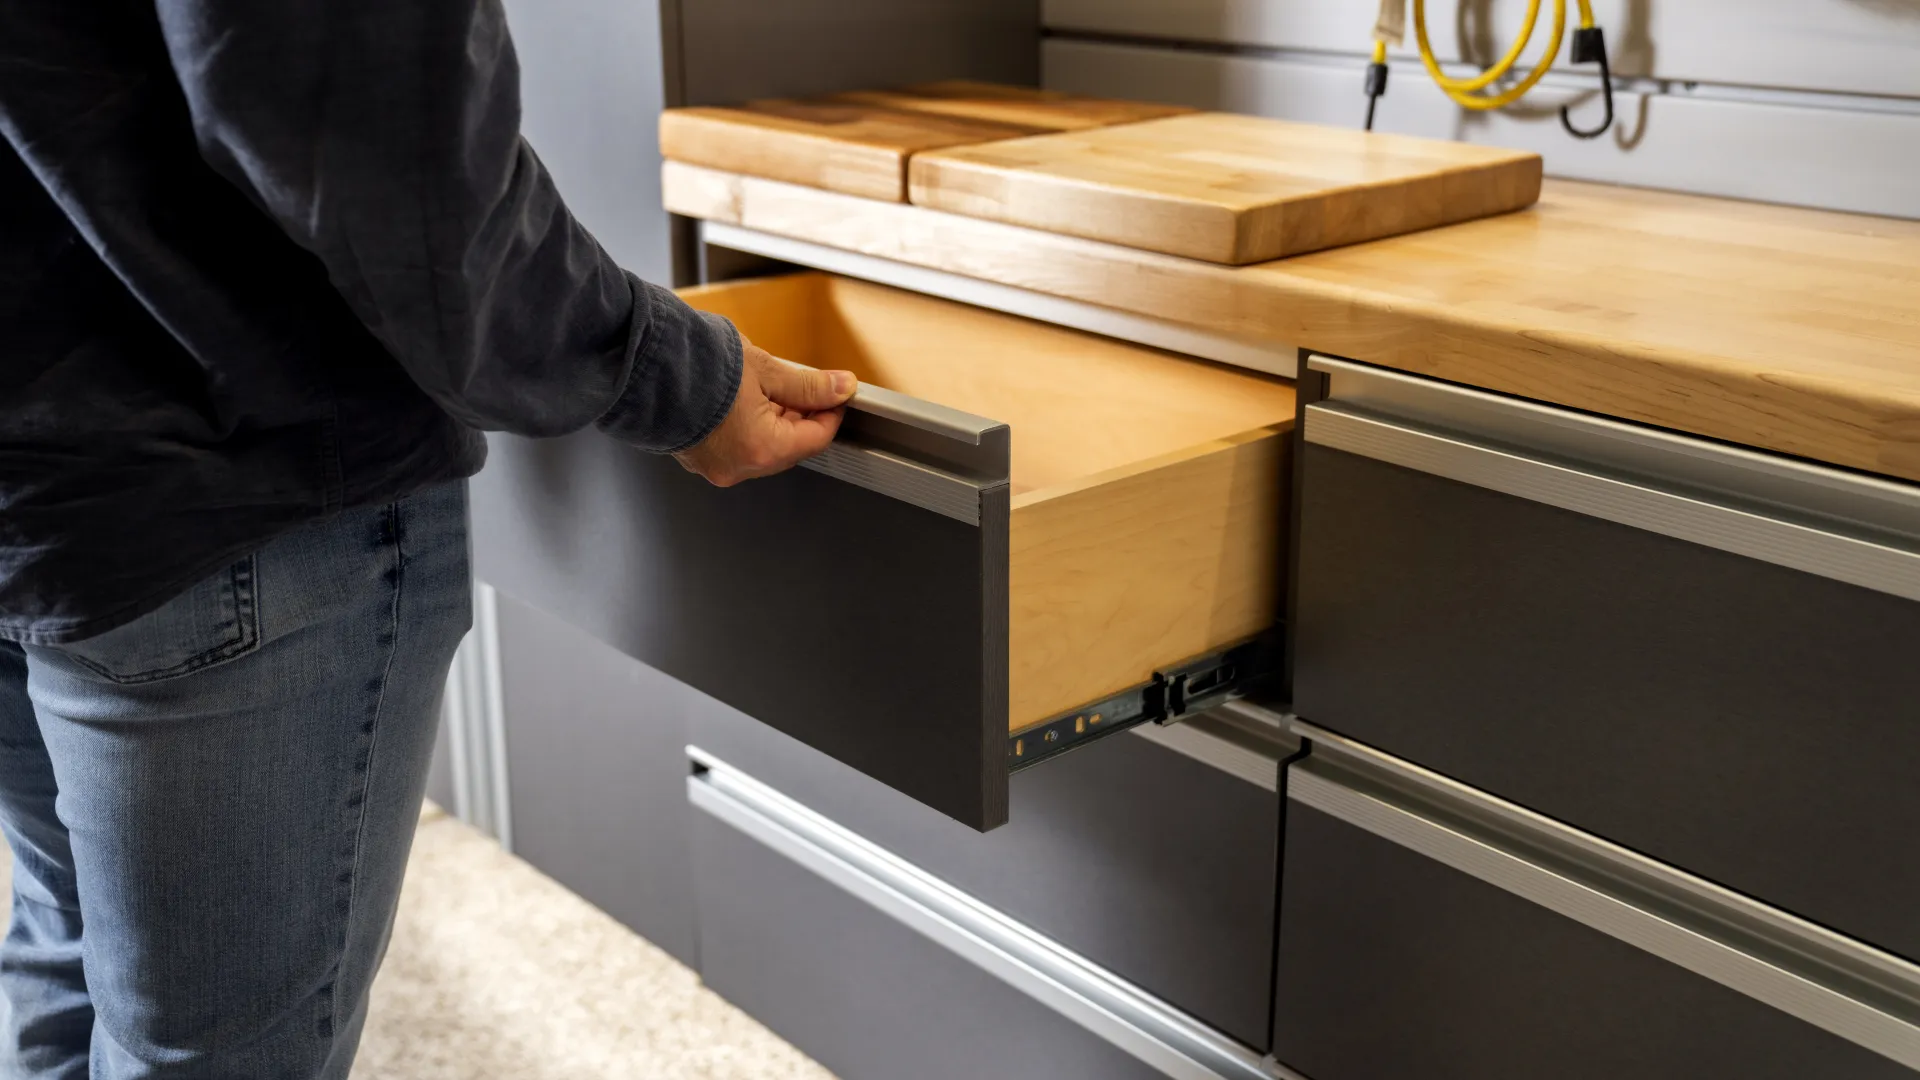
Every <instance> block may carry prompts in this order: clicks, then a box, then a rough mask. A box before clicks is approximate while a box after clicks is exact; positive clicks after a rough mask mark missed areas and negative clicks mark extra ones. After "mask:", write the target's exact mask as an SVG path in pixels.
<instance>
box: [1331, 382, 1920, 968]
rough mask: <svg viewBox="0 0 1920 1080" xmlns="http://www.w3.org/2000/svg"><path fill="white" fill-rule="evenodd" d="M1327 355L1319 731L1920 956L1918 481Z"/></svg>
mask: <svg viewBox="0 0 1920 1080" xmlns="http://www.w3.org/2000/svg"><path fill="white" fill-rule="evenodd" d="M1312 364H1313V367H1314V368H1316V369H1317V371H1316V372H1315V375H1316V378H1317V379H1326V380H1327V386H1326V396H1325V398H1324V399H1323V400H1320V401H1317V402H1316V403H1314V404H1312V405H1309V406H1308V407H1307V408H1306V409H1305V410H1304V415H1305V420H1304V424H1305V427H1304V430H1303V436H1304V448H1303V451H1302V453H1303V458H1302V463H1301V465H1302V476H1303V479H1302V491H1301V502H1300V506H1299V513H1300V533H1299V537H1300V541H1299V564H1298V573H1299V578H1298V580H1299V582H1300V584H1299V590H1298V605H1299V606H1298V618H1297V623H1296V628H1295V631H1296V639H1295V647H1296V653H1295V674H1294V683H1293V688H1294V701H1295V706H1296V709H1297V711H1298V712H1299V713H1300V715H1301V716H1303V717H1305V718H1307V719H1308V720H1311V721H1312V722H1313V723H1315V724H1317V725H1319V726H1321V727H1324V728H1327V729H1330V730H1333V731H1336V732H1338V733H1340V734H1343V735H1347V736H1351V737H1353V738H1356V739H1359V740H1361V741H1363V742H1366V743H1369V744H1371V745H1374V746H1377V747H1380V748H1381V749H1383V750H1386V751H1388V752H1390V753H1393V754H1396V755H1399V756H1402V757H1405V758H1408V759H1410V760H1412V761H1414V762H1416V763H1418V764H1420V765H1423V766H1427V767H1430V768H1432V769H1435V770H1437V771H1439V772H1441V773H1444V774H1445V775H1447V776H1450V777H1453V778H1455V779H1458V780H1461V781H1464V782H1466V783H1469V784H1472V785H1474V786H1475V787H1478V788H1481V789H1484V790H1486V791H1489V792H1492V793H1494V794H1496V795H1499V796H1501V797H1503V798H1508V799H1512V800H1514V801H1516V802H1519V803H1521V804H1523V805H1525V806H1528V807H1530V808H1532V809H1535V810H1539V811H1541V812H1543V813H1545V814H1548V815H1550V816H1552V817H1554V818H1557V819H1560V820H1562V821H1565V822H1568V823H1570V824H1572V825H1574V826H1577V827H1578V828H1581V829H1585V830H1589V831H1591V832H1594V833H1597V834H1599V835H1601V836H1604V837H1606V838H1607V839H1609V840H1612V841H1615V842H1617V843H1620V844H1623V845H1625V846H1627V847H1630V848H1633V849H1635V850H1637V851H1641V852H1644V853H1646V854H1648V855H1651V856H1653V857H1655V858H1657V859H1659V860H1661V861H1663V862H1667V863H1671V864H1673V865H1676V866H1680V867H1683V868H1685V869H1687V870H1689V871H1692V872H1695V873H1698V874H1701V875H1703V876H1705V877H1707V878H1709V879H1712V880H1714V881H1717V882H1719V883H1721V884H1723V885H1726V886H1729V887H1731V888H1734V889H1737V890H1740V891H1741V892H1744V893H1747V894H1749V895H1751V896H1754V897H1757V898H1759V899H1761V900H1764V901H1766V902H1768V903H1770V904H1775V905H1778V906H1780V907H1783V908H1786V909H1787V910H1790V911H1793V912H1795V913H1797V914H1799V915H1802V916H1805V917H1807V918H1809V919H1812V920H1814V921H1817V922H1820V923H1824V924H1826V925H1828V926H1832V927H1834V928H1836V929H1838V930H1840V931H1842V932H1844V933H1847V934H1850V935H1853V936H1855V937H1859V938H1862V939H1865V940H1867V941H1870V942H1873V943H1874V944H1877V945H1879V946H1882V947H1884V948H1886V949H1889V950H1892V951H1894V952H1897V953H1900V954H1902V955H1905V956H1907V957H1910V958H1920V919H1916V918H1915V917H1914V912H1916V911H1920V860H1915V859H1911V858H1907V857H1906V854H1905V853H1906V852H1908V851H1909V850H1910V849H1911V847H1912V837H1913V836H1914V835H1915V831H1916V829H1920V785H1916V784H1915V783H1914V777H1915V776H1916V775H1920V665H1916V664H1915V663H1914V657H1916V656H1920V602H1917V601H1920V569H1916V568H1920V558H1916V556H1915V554H1914V553H1915V551H1917V550H1920V542H1916V540H1915V537H1917V536H1920V489H1915V488H1913V487H1911V486H1908V485H1901V484H1895V483H1891V482H1886V481H1881V480H1876V479H1873V478H1868V477H1862V476H1857V475H1854V474H1848V473H1844V472H1841V471H1839V470H1833V469H1826V468H1821V467H1818V466H1812V465H1806V464H1803V463H1799V462H1794V461H1789V460H1785V459H1780V458H1777V457H1773V456H1769V455H1762V454H1758V453H1753V452H1750V451H1745V450H1740V449H1737V448H1731V447H1725V446H1721V445H1718V444H1713V443H1708V442H1705V441H1703V440H1698V439H1691V438H1685V437H1681V436H1675V435H1670V434H1667V433H1664V432H1659V431H1654V430H1651V429H1644V428H1639V427H1636V426H1634V425H1628V424H1622V423H1617V422H1613V421H1606V420H1600V419H1596V418H1592V417H1586V416H1582V415H1578V414H1573V413H1569V412H1566V411H1564V410H1558V409H1550V408H1545V407H1541V406H1537V405H1533V404H1531V403H1527V402H1521V401H1516V400H1513V399H1508V398H1503V397H1499V396H1496V395H1490V394H1483V393H1479V392H1477V391H1469V390H1464V389H1461V388H1457V387H1450V386H1446V385H1444V384H1439V383H1434V382H1430V381H1427V380H1422V379H1415V378H1411V377H1408V376H1404V375H1399V374H1395V373H1389V372H1382V371H1379V370H1378V369H1370V368H1366V367H1364V366H1361V365H1354V364H1348V363H1344V362H1329V361H1325V360H1319V359H1316V360H1314V361H1313V362H1312ZM1316 389H1317V388H1316Z"/></svg>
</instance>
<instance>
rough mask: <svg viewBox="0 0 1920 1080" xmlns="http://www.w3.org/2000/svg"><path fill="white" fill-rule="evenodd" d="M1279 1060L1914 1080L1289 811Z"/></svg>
mask: <svg viewBox="0 0 1920 1080" xmlns="http://www.w3.org/2000/svg"><path fill="white" fill-rule="evenodd" d="M1281 910H1282V912H1283V914H1282V917H1281V921H1280V954H1279V986H1278V992H1277V994H1276V996H1275V1001H1274V1053H1275V1056H1276V1057H1277V1058H1278V1059H1279V1060H1280V1061H1281V1062H1283V1063H1285V1064H1286V1065H1288V1066H1290V1067H1292V1068H1294V1069H1296V1070H1298V1071H1299V1072H1300V1073H1301V1074H1303V1075H1305V1076H1309V1077H1312V1078H1313V1080H1408V1078H1409V1077H1419V1078H1421V1080H1541V1078H1543V1077H1552V1078H1553V1080H1618V1078H1619V1077H1626V1076H1631V1077H1635V1078H1640V1080H1705V1078H1708V1077H1713V1078H1719V1077H1739V1078H1740V1080H1808V1078H1810V1077H1820V1078H1822V1080H1900V1078H1911V1077H1913V1076H1914V1075H1915V1074H1914V1073H1912V1072H1910V1071H1908V1070H1907V1069H1906V1068H1904V1067H1903V1066H1901V1065H1899V1064H1896V1063H1895V1062H1893V1061H1891V1060H1889V1059H1887V1058H1884V1057H1880V1056H1878V1055H1876V1054H1874V1053H1872V1052H1871V1051H1868V1050H1865V1049H1862V1048H1861V1047H1859V1046H1856V1045H1854V1044H1852V1043H1849V1042H1846V1041H1844V1040H1842V1039H1840V1038H1838V1037H1836V1036H1834V1035H1830V1034H1828V1033H1827V1032H1825V1031H1822V1030H1820V1029H1818V1028H1815V1027H1813V1026H1811V1025H1809V1024H1806V1023H1803V1022H1802V1021H1800V1020H1797V1019H1795V1018H1793V1017H1791V1016H1787V1015H1785V1014H1783V1013H1779V1012H1775V1011H1774V1010H1772V1009H1770V1008H1769V1007H1767V1006H1766V1005H1764V1004H1761V1003H1760V1002H1758V1001H1755V1000H1753V999H1752V998H1749V997H1745V996H1743V995H1741V994H1739V993H1736V992H1735V991H1733V990H1730V989H1727V988H1726V987H1723V986H1721V985H1719V984H1717V983H1714V982H1711V981H1709V980H1707V979H1704V978H1701V977H1700V976H1697V975H1694V974H1692V973H1691V972H1688V971H1686V970H1684V969H1682V968H1679V967H1676V966H1674V965H1672V964H1670V963H1668V962H1667V961H1665V960H1662V959H1660V958H1658V957H1655V956H1653V955H1651V954H1649V953H1646V952H1643V951H1641V950H1639V949H1637V948H1635V947H1633V946H1632V945H1628V944H1626V943H1624V942H1622V941H1619V940H1616V939H1615V938H1613V937H1609V936H1607V935H1605V934H1602V933H1599V932H1598V931H1595V930H1591V929H1589V928H1587V927H1585V926H1582V925H1580V924H1579V923H1576V922H1573V921H1572V920H1570V919H1566V918H1563V917H1562V916H1560V915H1558V914H1555V913H1554V912H1551V911H1548V910H1547V909H1546V908H1543V907H1540V906H1538V905H1535V904H1533V903H1531V902H1529V901H1527V900H1524V899H1521V898H1519V897H1517V896H1514V895H1512V894H1510V893H1507V892H1505V891H1502V890H1501V889H1498V888H1495V887H1494V886H1492V885H1489V884H1486V883H1484V882H1482V881H1479V880H1477V879H1475V878H1473V877H1469V876H1468V875H1466V874H1463V873H1461V872H1459V871H1456V870H1454V869H1452V868H1450V867H1447V866H1443V865H1441V864H1440V863H1437V862H1433V861H1430V860H1428V859H1426V858H1424V857H1423V856H1421V855H1419V854H1417V853H1415V852H1412V851H1409V850H1407V849H1406V848H1403V847H1400V846H1398V845H1396V844H1394V843H1392V842H1391V841H1388V840H1385V839H1382V838H1381V837H1379V836H1376V835H1374V834H1372V833H1370V832H1366V831H1363V830H1361V829H1358V828H1355V827H1354V826H1352V825H1349V824H1346V823H1345V822H1342V821H1340V820H1339V819H1337V818H1334V817H1331V816H1328V815H1327V814H1323V813H1321V812H1320V811H1318V810H1316V809H1313V808H1312V807H1307V806H1302V805H1299V804H1298V803H1290V804H1289V806H1288V808H1287V824H1286V867H1285V871H1284V874H1283V886H1282V894H1281Z"/></svg>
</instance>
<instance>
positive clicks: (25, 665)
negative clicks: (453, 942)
mask: <svg viewBox="0 0 1920 1080" xmlns="http://www.w3.org/2000/svg"><path fill="white" fill-rule="evenodd" d="M127 542H128V543H139V542H140V537H139V533H138V530H137V528H132V529H129V531H128V536H127ZM471 595H472V593H471V588H470V584H469V571H468V560H467V503H466V486H465V485H464V484H460V483H456V484H449V485H442V486H439V487H434V488H430V489H428V490H426V491H423V492H420V493H418V494H415V495H413V496H410V497H408V498H405V499H402V500H400V501H399V502H396V503H392V504H390V505H386V506H379V507H368V508H364V509H357V510H350V511H347V512H345V513H342V514H340V515H338V516H336V517H334V518H333V519H332V520H330V521H328V522H326V523H324V524H319V525H312V526H308V527H306V528H303V529H300V530H298V531H296V532H293V533H290V534H288V535H285V536H282V537H281V538H279V539H277V540H275V541H273V542H272V543H270V544H268V545H267V546H266V547H264V548H261V549H260V550H259V551H257V552H255V553H254V554H251V555H248V556H246V557H245V558H242V559H241V560H239V561H238V562H236V563H234V564H233V565H232V566H230V567H228V568H226V569H224V570H221V571H220V572H218V573H216V574H214V575H213V576H212V577H210V578H207V579H206V580H205V581H202V582H200V583H199V584H197V585H195V586H193V587H192V588H189V589H188V590H187V591H186V592H185V593H183V594H181V595H180V596H178V597H176V598H175V599H173V600H172V601H170V602H169V603H167V604H166V606H164V607H162V608H161V609H160V610H158V611H155V612H153V613H152V614H149V615H146V616H144V617H142V618H140V619H138V620H136V621H135V622H133V623H131V624H129V625H127V626H124V627H121V628H120V629H117V630H113V631H109V632H108V633H106V634H102V635H100V636H99V637H95V638H92V639H89V640H87V641H83V642H80V643H78V644H74V645H67V646H60V647H57V648H43V647H36V646H25V647H22V646H19V645H14V644H10V643H6V642H0V828H4V830H5V833H6V837H7V841H8V843H9V844H11V845H12V848H13V855H14V878H13V883H14V884H13V924H12V927H11V928H10V930H9V931H8V933H7V936H6V940H5V943H4V944H3V945H0V1025H3V1026H0V1076H5V1077H8V1078H9V1080H13V1078H19V1080H28V1078H31V1080H52V1078H55V1077H58V1078H62V1080H66V1078H79V1077H88V1076H91V1077H94V1078H96V1080H134V1078H143V1080H145V1078H162V1077H165V1078H172V1077H189V1076H190V1077H194V1078H195V1080H216V1078H217V1080H226V1078H234V1080H239V1078H246V1080H265V1078H280V1077H285V1078H300V1080H308V1078H323V1077H324V1078H330V1080H337V1078H344V1077H345V1076H346V1075H347V1070H348V1067H349V1066H350V1065H351V1064H352V1060H353V1052H354V1048H355V1045H356V1043H357V1042H358V1040H359V1035H360V1030H361V1026H362V1023H363V1021H364V1019H365V1015H366V1006H367V991H368V988H369V985H370V984H371V982H372V981H373V975H374V972H375V970H376V969H378V967H379V965H380V958H381V955H382V953H383V952H384V950H385V947H386V939H387V934H388V931H389V929H390V928H391V925H392V920H393V912H394V907H395V904H396V903H397V902H398V900H399V894H400V879H401V876H402V874H403V872H404V871H405V868H406V861H407V851H408V848H409V846H410V845H411V844H412V841H413V830H414V825H415V823H416V821H417V820H418V815H419V809H420V799H421V795H422V792H423V791H424V790H425V787H426V773H427V765H428V759H429V758H430V757H431V755H432V750H433V739H434V733H435V731H436V729H437V719H438V715H439V702H440V694H441V690H442V687H443V686H444V685H445V681H446V676H447V668H448V665H449V663H450V662H451V660H452V657H453V651H454V647H455V646H456V645H457V644H458V643H459V641H460V638H461V636H462V635H463V634H464V633H465V632H466V629H467V626H468V624H469V622H470V620H471Z"/></svg>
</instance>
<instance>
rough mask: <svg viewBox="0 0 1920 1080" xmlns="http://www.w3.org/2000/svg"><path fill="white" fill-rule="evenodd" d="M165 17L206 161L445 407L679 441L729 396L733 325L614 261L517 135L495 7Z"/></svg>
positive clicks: (349, 6) (211, 9) (247, 2)
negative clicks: (318, 268) (313, 265)
mask: <svg viewBox="0 0 1920 1080" xmlns="http://www.w3.org/2000/svg"><path fill="white" fill-rule="evenodd" d="M156 10H157V11H158V13H159V18H160V23H161V27H162V30H163V33H164V36H165V40H166V44H167V49H168V52H169V54H170V57H171V60H172V64H173V68H174V71H175V72H176V74H177V75H178V78H179V81H180V86H181V89H182V91H183V92H184V94H185V96H186V101H187V106H188V109H189V111H190V112H191V115H192V118H193V124H194V130H195V134H196V137H197V138H198V140H199V144H200V149H201V154H202V155H203V156H204V157H205V158H206V160H207V161H208V162H209V164H211V165H212V166H213V168H214V169H216V170H217V171H219V172H220V173H221V174H222V175H223V176H225V177H226V178H227V179H228V180H229V181H231V182H232V183H233V184H235V185H237V186H238V187H239V188H240V189H241V190H242V191H243V192H244V193H246V195H247V196H248V197H249V198H251V199H252V200H253V201H254V202H255V203H256V204H257V205H258V206H259V207H260V208H261V209H262V210H264V211H265V212H266V213H268V214H269V215H271V216H272V217H273V218H274V220H276V221H277V222H278V223H279V224H280V226H281V227H282V228H283V229H285V230H286V232H287V233H288V235H289V236H291V237H292V238H293V239H294V240H295V241H296V242H297V243H299V244H300V245H301V246H303V247H305V248H306V249H307V250H309V251H311V252H312V253H313V254H314V255H315V256H317V257H318V258H319V259H320V260H321V261H322V262H323V263H324V264H325V266H326V268H327V271H328V274H329V275H330V277H331V279H332V281H333V284H334V286H335V287H336V288H337V289H339V291H340V292H341V294H342V295H344V296H345V297H346V299H347V301H348V303H349V304H351V305H352V307H353V310H354V311H355V313H356V314H357V315H358V316H359V317H360V319H361V320H362V321H363V322H364V323H365V324H366V325H367V327H368V329H370V330H371V331H372V332H373V333H374V334H375V335H376V336H378V337H379V339H380V340H381V341H382V342H383V343H384V344H385V345H386V347H387V349H388V350H389V351H390V352H392V354H393V355H394V357H395V358H396V359H397V360H398V361H399V362H400V363H401V364H402V365H403V366H404V367H405V368H406V370H407V371H408V373H409V374H410V375H411V376H412V377H413V379H414V381H415V382H417V383H418V384H419V385H420V387H421V388H422V389H423V390H424V391H426V393H427V394H429V395H430V396H432V397H433V399H434V400H435V401H437V402H438V403H439V404H440V405H441V406H442V407H443V408H445V409H446V410H447V411H448V412H449V413H451V414H452V415H454V416H455V417H457V418H459V419H460V420H462V421H463V422H465V423H467V424H470V425H472V426H474V427H478V428H483V429H489V430H505V431H511V432H515V433H519V434H523V435H535V436H541V435H558V434H564V433H566V432H570V431H575V430H578V429H580V428H583V427H585V426H586V425H588V424H590V423H598V424H599V426H600V427H601V428H602V429H604V430H606V431H607V432H608V433H610V434H612V435H614V436H616V437H619V438H621V439H624V440H626V441H628V442H631V443H633V444H635V445H637V446H640V447H643V448H645V449H649V450H656V451H675V450H681V449H684V448H686V447H688V446H691V445H693V444H695V443H697V442H699V441H700V440H701V439H702V438H704V437H705V436H706V435H707V433H708V432H709V431H711V430H712V429H713V428H714V427H715V426H716V425H717V424H719V422H720V420H721V419H722V418H723V417H724V416H725V415H726V413H727V411H728V409H729V408H731V406H732V403H733V396H734V392H735V390H736V389H737V388H738V385H739V380H740V364H741V342H740V336H739V334H738V333H737V332H736V331H735V330H734V328H733V326H732V325H731V324H730V323H728V322H727V320H725V319H723V318H720V317H719V316H715V315H710V314H706V313H703V312H697V311H694V310H693V309H692V308H689V307H688V306H687V305H686V304H685V303H684V302H682V301H681V300H680V299H679V298H678V297H677V296H675V295H674V294H673V293H672V292H670V291H668V290H666V289H662V288H659V287H658V286H655V285H650V284H648V283H646V282H643V281H641V280H640V279H639V278H637V277H635V276H633V275H632V274H629V273H627V272H625V271H623V270H622V269H621V268H620V267H619V266H618V265H617V264H616V263H615V262H614V261H613V259H612V258H611V257H610V256H609V255H608V254H607V252H606V251H605V250H604V249H602V248H601V247H600V245H599V244H598V243H597V242H596V241H595V240H594V239H593V237H592V236H591V235H590V234H589V233H588V232H587V230H586V229H585V228H583V227H582V226H581V224H580V223H579V222H578V221H576V220H574V217H573V215H572V214H571V213H569V212H568V210H567V207H566V204H565V202H564V201H562V200H561V198H560V196H559V193H558V192H557V191H555V189H554V185H553V181H552V178H551V177H549V176H548V174H547V170H546V167H545V166H544V165H542V164H541V162H540V159H539V158H538V157H537V156H536V155H535V154H534V152H533V149H532V148H531V147H530V146H528V145H527V142H526V140H525V139H523V138H522V137H521V134H520V79H519V66H518V62H517V60H516V58H515V55H514V51H513V42H512V40H511V38H510V36H509V35H508V32H507V24H506V17H505V14H504V12H503V11H502V9H501V6H500V3H499V0H406V2H404V3H396V2H395V0H275V2H273V3H260V2H258V0H157V2H156ZM642 136H643V133H640V132H609V133H608V137H609V138H640V137H642Z"/></svg>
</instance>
